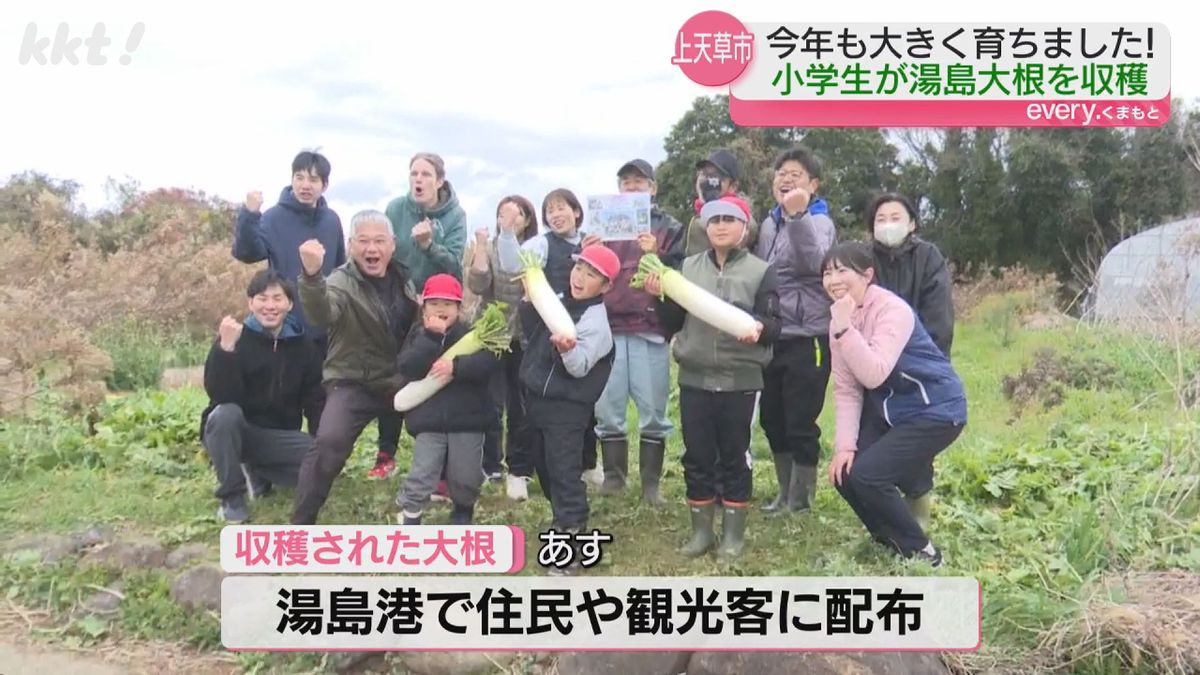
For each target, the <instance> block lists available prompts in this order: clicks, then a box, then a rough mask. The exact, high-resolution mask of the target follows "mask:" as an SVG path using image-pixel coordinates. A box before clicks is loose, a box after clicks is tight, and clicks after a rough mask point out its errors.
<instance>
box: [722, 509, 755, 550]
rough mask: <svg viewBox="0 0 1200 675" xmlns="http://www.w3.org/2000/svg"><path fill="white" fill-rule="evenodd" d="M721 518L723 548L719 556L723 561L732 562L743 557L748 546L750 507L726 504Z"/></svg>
mask: <svg viewBox="0 0 1200 675" xmlns="http://www.w3.org/2000/svg"><path fill="white" fill-rule="evenodd" d="M723 511H724V512H725V514H724V516H723V517H722V518H721V548H720V550H719V551H717V558H718V559H719V560H721V561H722V562H732V561H735V560H737V559H738V558H741V557H742V551H743V550H744V549H745V548H746V516H747V515H749V509H747V508H746V507H745V506H728V505H727V506H726V507H725V508H724V509H723Z"/></svg>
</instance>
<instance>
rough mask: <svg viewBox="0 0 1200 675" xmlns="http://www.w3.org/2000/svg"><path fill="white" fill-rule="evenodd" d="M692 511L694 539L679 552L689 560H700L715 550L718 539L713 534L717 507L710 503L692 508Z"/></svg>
mask: <svg viewBox="0 0 1200 675" xmlns="http://www.w3.org/2000/svg"><path fill="white" fill-rule="evenodd" d="M690 508H691V511H692V539H691V541H689V542H688V543H686V544H684V546H683V548H681V549H679V552H680V553H681V554H683V555H684V556H685V557H688V558H698V557H700V556H702V555H704V554H705V553H708V552H709V551H711V550H712V549H713V547H714V546H715V545H716V543H717V537H716V535H714V534H713V520H715V519H716V517H717V505H716V504H714V503H712V502H710V503H708V504H701V505H699V506H697V505H695V504H693V505H691V506H690Z"/></svg>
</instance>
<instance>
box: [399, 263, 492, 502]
mask: <svg viewBox="0 0 1200 675" xmlns="http://www.w3.org/2000/svg"><path fill="white" fill-rule="evenodd" d="M462 297H463V292H462V285H461V284H460V283H459V281H458V279H456V278H454V277H453V276H451V275H449V274H435V275H433V276H431V277H429V279H428V280H427V281H426V282H425V289H424V292H423V293H422V294H421V316H422V323H423V325H422V326H421V327H419V328H414V329H413V330H412V332H411V333H410V334H409V338H408V340H407V343H406V344H405V346H404V349H403V350H401V353H400V359H399V369H400V374H401V375H402V376H403V377H404V378H405V379H406V380H408V381H409V384H408V385H406V386H405V388H404V389H402V390H401V391H400V392H399V393H397V394H396V399H397V400H396V403H397V408H398V409H400V408H401V407H407V403H411V402H414V401H416V400H422V402H420V403H417V405H415V406H414V407H412V408H411V409H409V410H408V413H407V415H406V416H405V426H406V427H407V428H408V432H409V433H410V434H412V435H413V437H414V438H415V439H416V442H415V443H414V444H413V459H412V469H411V470H410V471H409V472H408V478H407V479H406V480H405V483H404V488H403V490H402V491H401V492H400V494H398V495H397V496H396V502H397V504H398V505H399V506H400V507H401V509H402V512H401V515H400V522H401V523H402V524H404V525H420V524H421V514H422V511H423V510H424V508H425V503H426V502H427V501H428V500H429V497H430V495H431V494H433V491H434V490H435V489H436V488H437V484H438V481H439V480H440V478H441V475H442V469H443V467H444V468H445V469H446V481H447V484H448V486H449V492H450V498H451V500H452V501H453V503H454V507H453V510H452V511H451V512H450V523H451V524H453V525H469V524H470V523H471V522H472V520H473V517H474V512H475V500H476V499H478V498H479V490H480V487H481V486H482V485H483V478H484V476H483V472H482V470H481V469H480V466H481V462H482V461H483V441H484V435H485V433H486V432H487V430H489V429H492V428H494V427H495V426H496V425H497V424H499V419H498V413H497V410H496V405H495V401H494V400H493V399H492V395H491V391H490V390H489V388H488V383H489V381H490V378H491V377H492V374H493V372H494V371H495V369H496V368H497V367H499V365H500V360H499V359H498V358H497V357H496V355H495V354H494V353H492V351H489V349H488V347H489V346H490V343H491V342H493V340H491V339H490V337H489V336H490V333H491V332H497V333H498V334H499V335H501V337H504V336H505V333H504V331H503V330H502V329H503V327H504V325H505V324H504V322H503V316H502V315H498V317H499V321H491V323H496V324H497V325H498V326H499V327H500V328H501V330H499V331H490V329H489V327H488V325H486V324H488V323H489V320H490V319H494V318H495V317H487V316H485V317H483V318H481V319H480V320H479V321H478V322H476V327H475V328H474V329H472V327H471V326H468V325H467V324H466V323H465V322H463V321H460V320H459V310H460V308H461V305H462ZM480 324H485V325H482V326H481V325H480ZM504 342H506V340H503V339H502V340H501V342H500V344H501V346H503V343H504ZM422 397H427V398H423V399H422ZM402 399H409V400H408V401H405V400H402Z"/></svg>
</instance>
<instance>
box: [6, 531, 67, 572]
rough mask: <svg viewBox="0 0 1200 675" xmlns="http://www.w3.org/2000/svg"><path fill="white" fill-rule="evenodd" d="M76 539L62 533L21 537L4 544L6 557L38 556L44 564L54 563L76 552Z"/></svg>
mask: <svg viewBox="0 0 1200 675" xmlns="http://www.w3.org/2000/svg"><path fill="white" fill-rule="evenodd" d="M77 548H78V547H77V546H76V545H75V541H74V540H73V539H72V538H71V537H64V536H62V535H60V534H34V535H27V536H24V537H19V538H17V539H14V540H12V541H11V542H9V543H8V544H6V545H5V546H4V554H5V557H10V558H20V557H23V556H25V555H29V556H35V555H36V556H37V559H38V560H41V562H42V563H43V564H46V565H52V564H54V563H56V562H59V561H61V560H63V559H64V558H66V557H67V556H70V555H72V554H74V553H75V551H76V550H77Z"/></svg>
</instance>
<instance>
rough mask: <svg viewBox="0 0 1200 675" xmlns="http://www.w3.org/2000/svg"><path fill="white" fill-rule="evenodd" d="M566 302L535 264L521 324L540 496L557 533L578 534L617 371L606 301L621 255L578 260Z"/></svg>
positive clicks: (598, 250) (589, 254)
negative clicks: (587, 461) (590, 455)
mask: <svg viewBox="0 0 1200 675" xmlns="http://www.w3.org/2000/svg"><path fill="white" fill-rule="evenodd" d="M573 258H574V261H575V266H574V267H573V268H572V269H571V273H570V283H569V288H568V295H567V297H566V298H564V299H563V300H561V301H560V300H559V298H558V296H557V295H556V294H555V293H554V291H553V289H551V287H550V283H549V282H548V281H547V279H546V273H545V272H543V271H542V269H541V267H539V266H538V265H537V264H536V261H532V263H531V264H530V265H529V266H528V267H527V268H526V271H525V274H524V277H523V278H522V282H523V283H524V285H525V294H526V296H527V297H528V299H529V301H528V302H523V303H521V308H520V314H519V318H520V322H521V329H522V330H523V331H524V333H525V338H526V342H527V347H526V348H525V355H524V358H523V359H522V361H521V386H522V388H523V389H524V395H525V419H526V423H527V424H528V425H529V427H530V446H531V450H532V453H533V460H534V466H535V468H536V471H537V476H538V482H539V483H540V484H541V486H542V493H543V494H545V495H546V498H547V499H549V500H550V504H551V508H552V510H553V512H554V522H553V524H552V527H554V528H555V529H557V530H567V531H574V532H578V531H580V530H582V529H583V528H584V527H586V526H587V519H588V501H587V488H586V487H585V486H584V484H583V482H582V481H580V480H579V475H580V473H581V472H582V471H583V456H584V438H585V436H586V435H587V431H588V427H589V426H590V425H591V424H592V419H593V418H592V413H593V409H594V407H595V405H596V401H597V400H599V398H600V393H601V392H602V391H604V385H605V384H606V383H607V382H608V375H609V373H610V372H611V371H612V361H613V337H612V330H611V329H610V328H609V325H608V313H607V312H606V311H605V308H604V297H603V294H604V293H605V292H607V291H608V290H609V289H610V288H612V280H613V279H615V278H616V276H617V273H618V272H619V270H620V261H619V260H618V259H617V254H615V253H613V252H612V250H610V249H608V248H607V247H605V246H603V245H600V244H596V245H592V246H588V247H586V248H584V249H583V251H582V252H581V253H579V254H578V255H575V256H573Z"/></svg>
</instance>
